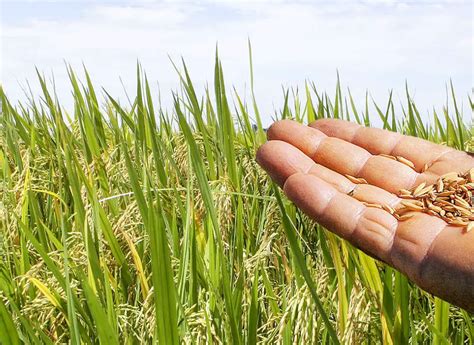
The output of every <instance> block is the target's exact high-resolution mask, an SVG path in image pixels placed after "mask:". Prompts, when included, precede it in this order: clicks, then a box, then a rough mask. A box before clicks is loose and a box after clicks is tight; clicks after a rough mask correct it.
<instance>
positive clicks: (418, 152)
mask: <svg viewBox="0 0 474 345" xmlns="http://www.w3.org/2000/svg"><path fill="white" fill-rule="evenodd" d="M310 127H313V128H316V129H318V130H320V131H321V132H323V133H324V134H326V135H328V136H331V137H336V138H339V139H342V140H345V141H347V142H351V143H353V144H355V145H357V146H360V147H362V148H364V149H366V150H367V151H368V152H370V153H372V154H374V155H378V154H387V155H392V156H402V157H405V158H407V159H409V160H410V161H412V162H413V163H414V164H415V168H416V170H417V171H421V170H422V169H423V167H424V166H425V164H429V163H432V162H434V161H436V160H439V159H440V158H441V157H443V156H444V155H446V154H449V153H450V152H451V153H453V152H455V150H453V149H451V148H449V147H446V146H442V145H437V144H433V143H431V142H429V141H426V140H423V139H419V138H415V137H411V136H406V135H401V134H399V133H395V132H390V131H387V130H383V129H379V128H368V127H363V126H360V125H358V124H356V123H353V122H348V121H344V120H337V119H321V120H317V121H314V122H312V123H311V124H310Z"/></svg>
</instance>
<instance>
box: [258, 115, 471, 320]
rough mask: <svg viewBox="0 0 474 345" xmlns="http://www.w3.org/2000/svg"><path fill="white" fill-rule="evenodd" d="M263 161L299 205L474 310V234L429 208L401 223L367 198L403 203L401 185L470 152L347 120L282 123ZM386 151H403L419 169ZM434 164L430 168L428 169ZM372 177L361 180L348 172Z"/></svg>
mask: <svg viewBox="0 0 474 345" xmlns="http://www.w3.org/2000/svg"><path fill="white" fill-rule="evenodd" d="M268 139H269V141H268V142H267V143H265V144H264V145H262V146H261V147H260V149H259V150H258V153H257V161H258V162H259V164H260V165H261V166H262V167H263V168H264V169H265V170H266V171H267V173H268V174H269V175H270V176H271V177H272V179H273V180H274V181H275V182H276V183H278V184H279V185H280V186H281V187H282V188H283V190H284V192H285V194H286V195H287V196H288V198H289V199H290V200H292V201H293V202H294V203H295V204H296V206H298V207H299V208H300V209H301V210H303V211H304V212H305V213H306V214H307V215H308V216H310V217H311V218H312V219H314V220H316V221H317V222H318V223H320V224H321V225H323V226H324V227H325V228H327V229H328V230H330V231H332V232H334V233H335V234H337V235H339V236H340V237H342V238H344V239H346V240H347V241H349V242H350V243H352V244H353V245H355V246H356V247H358V248H360V249H361V250H363V251H364V252H366V253H367V254H369V255H371V256H372V257H374V258H377V259H379V260H382V261H383V262H385V263H387V264H389V265H390V266H393V267H394V268H396V269H397V270H399V271H401V272H402V273H404V274H405V275H406V276H407V277H408V278H409V279H410V280H412V281H413V282H415V283H416V284H417V285H418V286H420V287H421V288H422V289H424V290H426V291H428V292H430V293H432V294H434V295H436V296H438V297H440V298H442V299H444V300H446V301H449V302H451V303H453V304H455V305H458V306H460V307H462V308H464V309H466V310H468V311H471V312H474V231H470V232H466V231H465V229H463V228H462V227H459V226H452V225H449V224H447V223H446V222H445V221H444V220H443V219H441V218H439V217H436V216H432V215H429V214H427V213H423V212H414V213H413V217H411V218H410V219H407V220H404V221H398V220H397V219H396V218H395V217H394V216H393V215H391V214H390V213H389V212H387V211H385V210H383V209H379V208H373V207H367V206H365V205H364V203H363V202H366V203H371V204H381V205H389V206H391V207H393V208H397V207H399V205H400V202H401V199H400V198H399V197H398V196H397V193H398V192H399V190H400V189H410V188H412V187H415V186H417V185H419V184H421V183H422V182H426V184H432V183H435V182H436V181H437V180H438V178H439V177H440V176H441V175H443V174H446V173H449V172H460V173H464V172H466V171H468V170H469V169H471V168H473V167H474V158H473V157H471V156H470V155H469V154H467V153H465V152H462V151H457V150H454V149H452V148H449V147H446V146H442V145H436V144H433V143H431V142H428V141H425V140H422V139H418V138H414V137H410V136H404V135H401V134H398V133H394V132H389V131H385V130H381V129H375V128H366V127H362V126H359V125H357V124H355V123H351V122H347V121H342V120H330V119H324V120H318V121H315V122H313V123H311V124H310V125H309V126H305V125H301V124H299V123H297V122H294V121H291V120H282V121H278V122H275V123H274V124H273V125H272V126H271V127H270V129H269V130H268ZM380 154H386V155H393V156H401V157H404V158H406V159H408V160H410V161H411V162H413V163H414V165H415V167H414V169H412V168H410V167H409V166H407V165H405V164H402V163H400V162H398V161H396V160H392V159H390V158H387V157H384V156H380ZM425 168H427V169H426V170H425V171H423V170H424V169H425ZM346 174H347V175H351V176H355V177H361V178H363V179H365V180H366V181H367V182H368V184H354V183H353V182H351V181H350V180H349V179H347V178H346V177H345V176H344V175H346Z"/></svg>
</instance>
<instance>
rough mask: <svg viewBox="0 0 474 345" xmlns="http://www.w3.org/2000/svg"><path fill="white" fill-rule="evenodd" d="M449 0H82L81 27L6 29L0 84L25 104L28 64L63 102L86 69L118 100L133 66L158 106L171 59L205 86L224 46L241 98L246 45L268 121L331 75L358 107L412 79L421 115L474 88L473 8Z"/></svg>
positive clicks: (56, 21) (60, 22) (169, 80)
mask: <svg viewBox="0 0 474 345" xmlns="http://www.w3.org/2000/svg"><path fill="white" fill-rule="evenodd" d="M449 3H450V2H449V1H436V2H430V1H425V2H423V3H422V4H420V3H413V2H405V3H400V2H393V1H370V3H369V2H367V1H366V2H354V1H339V2H336V3H335V4H334V3H330V2H327V1H323V2H320V3H316V4H314V3H309V2H300V3H296V4H295V3H287V2H284V1H280V2H274V1H272V2H269V1H259V2H231V1H217V2H196V3H194V4H192V5H190V4H189V3H187V4H183V3H174V2H173V3H171V2H159V3H154V2H151V1H150V2H141V3H140V5H130V4H118V3H111V2H108V3H106V4H105V5H103V4H102V3H101V4H98V5H94V4H96V3H95V2H89V3H88V5H87V6H84V11H83V12H82V13H80V14H78V16H77V18H73V19H71V18H68V19H67V20H64V19H62V18H61V16H59V15H58V16H57V18H53V19H51V18H50V19H48V20H45V19H42V18H35V17H32V18H31V19H30V20H28V21H26V23H24V24H21V25H15V24H7V25H4V27H3V30H2V42H3V49H2V76H1V80H2V84H3V85H4V86H5V88H6V91H7V93H8V94H9V95H10V96H11V97H12V98H15V99H18V98H20V99H21V98H23V97H22V95H21V88H20V87H19V85H18V81H20V82H21V83H22V82H23V81H24V80H25V79H28V80H30V81H32V80H33V79H35V75H34V65H36V66H38V67H39V68H40V69H41V70H44V71H46V72H49V71H51V70H52V71H54V75H55V81H56V85H57V88H58V94H59V96H60V98H61V99H64V100H65V102H66V104H68V102H70V96H69V94H70V87H69V84H68V81H67V73H66V70H65V68H64V60H66V61H68V62H69V63H71V64H72V65H73V67H75V68H77V69H79V68H81V64H82V62H84V63H85V65H86V66H87V67H88V69H89V71H90V73H91V75H92V77H93V79H94V81H95V82H96V83H97V84H99V85H102V86H104V87H105V88H106V89H107V90H110V91H111V93H112V94H115V95H123V93H122V86H121V85H120V82H119V79H118V77H119V76H121V77H122V78H123V80H124V82H125V84H126V85H127V87H128V88H129V89H128V91H129V92H131V93H133V89H134V85H133V83H134V80H135V62H136V60H137V59H139V60H140V61H141V62H142V64H143V66H144V67H145V69H146V71H147V73H148V75H149V78H150V79H151V80H157V81H158V82H159V83H160V87H161V91H162V94H163V96H164V97H165V96H167V95H169V92H168V91H169V90H170V89H176V88H177V87H178V78H177V75H176V73H175V72H174V70H173V68H172V66H171V64H170V62H169V60H168V54H170V55H171V56H172V57H173V58H174V59H179V57H180V56H183V57H184V58H185V60H186V62H187V63H188V65H189V67H190V70H191V73H192V77H193V79H194V80H195V82H196V84H197V85H199V86H201V87H202V86H204V85H205V83H206V81H209V82H212V78H213V75H212V73H213V59H214V52H215V45H216V42H219V52H220V55H221V58H222V60H223V64H224V73H225V74H226V80H227V81H228V82H229V83H232V84H234V85H235V86H236V88H237V90H238V91H241V92H243V91H244V89H245V85H246V83H247V84H248V80H249V77H248V51H247V37H250V39H251V40H252V46H253V52H254V71H255V77H256V80H255V82H256V87H257V89H256V91H257V98H258V100H259V103H260V105H261V107H262V110H263V112H264V113H265V114H271V113H272V112H273V109H274V107H275V108H278V107H279V106H280V105H281V102H282V97H281V85H282V84H283V85H285V86H296V85H300V86H302V85H303V83H304V80H305V79H311V80H314V81H315V83H316V85H317V86H319V87H321V88H322V89H329V91H331V90H333V88H334V85H335V81H336V69H338V70H339V72H340V75H341V77H342V80H343V82H344V84H345V85H348V86H350V87H351V91H352V92H353V94H354V95H355V96H356V97H357V98H358V100H359V101H360V102H359V104H360V105H362V102H363V98H364V97H363V96H364V93H365V90H366V88H368V89H369V90H370V91H371V92H372V94H373V95H374V97H375V99H376V100H379V101H381V102H382V101H385V100H386V97H387V95H388V90H389V89H390V88H395V91H396V94H398V95H399V96H400V97H403V90H404V82H405V79H408V81H409V84H410V86H411V87H412V89H413V91H414V92H415V100H416V101H417V103H418V104H419V105H420V108H421V110H422V111H424V112H426V110H428V109H431V106H433V105H435V106H436V107H438V109H439V107H440V106H441V105H442V104H443V103H444V99H445V95H444V85H445V83H446V82H447V81H449V78H453V81H454V83H455V86H456V88H457V91H458V92H459V94H460V95H461V96H464V95H466V93H468V92H469V90H470V88H471V86H472V81H471V77H472V76H471V73H472V71H471V69H470V66H471V61H472V43H473V41H472V35H471V17H470V14H469V13H468V9H470V7H469V5H468V4H467V3H465V2H464V3H460V2H456V4H455V5H453V4H449ZM470 72H471V73H470ZM229 86H230V85H229ZM229 89H230V88H229ZM463 98H464V99H465V102H464V103H466V101H467V99H466V97H463ZM165 104H167V103H166V97H165ZM168 104H169V103H168ZM466 109H467V107H466ZM466 111H467V110H466ZM269 120H270V118H269V116H268V117H267V122H269Z"/></svg>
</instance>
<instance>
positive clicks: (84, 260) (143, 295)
mask: <svg viewBox="0 0 474 345" xmlns="http://www.w3.org/2000/svg"><path fill="white" fill-rule="evenodd" d="M175 67H176V70H177V76H178V77H179V78H180V81H181V89H180V90H179V92H176V93H173V99H174V107H173V108H172V109H164V108H163V107H161V106H160V105H159V104H156V102H153V99H154V95H155V94H154V93H155V92H157V91H156V90H153V89H151V88H150V86H149V84H150V83H149V80H148V78H147V77H146V74H145V73H144V71H143V70H142V68H141V67H140V66H137V79H136V96H134V97H133V98H132V99H131V100H130V102H123V99H121V100H120V101H119V99H118V98H116V96H114V95H110V94H109V93H107V91H106V90H103V89H97V88H95V87H94V83H93V81H92V76H89V74H88V73H87V71H86V70H84V71H81V72H80V77H79V75H78V74H76V72H75V71H73V70H72V69H71V68H68V72H69V77H70V87H71V91H72V93H73V97H74V107H73V109H64V108H63V107H62V106H61V103H60V100H58V99H57V97H56V95H55V90H54V88H53V86H52V85H51V84H50V83H48V82H47V80H46V79H45V77H44V76H43V75H42V74H41V73H38V81H37V82H39V83H40V85H41V88H42V94H41V95H40V96H39V97H33V96H25V99H24V100H23V101H22V102H19V103H15V104H12V103H11V102H10V101H9V100H8V97H7V94H8V90H5V89H3V88H1V89H0V99H1V116H0V129H1V133H2V135H1V136H0V177H1V185H0V188H1V194H2V199H1V204H0V205H1V207H0V221H1V222H0V343H1V344H19V343H32V344H51V343H71V344H98V343H102V344H142V343H143V344H145V343H160V344H178V343H185V344H255V343H259V344H275V343H277V344H316V343H320V344H336V343H344V344H346V343H348V344H372V343H383V344H405V343H411V344H427V343H433V344H449V343H453V344H472V343H473V340H474V316H473V315H472V314H469V313H468V312H467V311H465V310H462V309H460V308H458V307H455V306H452V305H449V304H448V303H446V302H444V301H442V300H440V299H438V298H434V297H433V296H431V295H429V294H428V293H426V292H424V291H422V290H420V289H419V288H417V287H416V286H415V285H413V284H412V283H410V282H409V281H408V280H407V279H406V278H405V277H404V276H403V275H402V274H400V273H398V272H397V271H395V270H394V269H392V268H390V267H388V266H385V265H384V264H382V263H380V262H378V261H376V260H374V259H372V258H370V257H368V256H367V255H366V254H364V253H363V252H361V251H359V250H358V249H356V248H354V247H352V246H351V245H350V244H348V243H346V242H344V241H342V240H340V239H339V238H337V237H336V236H334V235H333V234H331V233H330V232H328V231H327V230H325V229H324V228H322V227H320V226H319V225H317V224H315V223H313V222H312V221H310V220H309V219H308V218H307V217H306V216H305V215H303V214H302V213H301V212H300V211H299V210H298V209H296V208H295V207H294V206H293V205H292V204H291V203H290V202H289V201H288V200H287V199H285V198H284V197H283V196H281V195H280V192H278V189H277V188H276V187H275V186H274V185H273V184H272V183H271V181H270V179H269V178H268V177H267V176H266V174H265V173H264V171H263V170H262V169H261V168H260V167H259V166H258V165H257V163H256V162H255V153H256V150H257V148H258V147H259V146H260V145H261V144H262V143H264V142H265V140H266V137H265V131H264V128H263V126H262V120H261V117H262V114H260V112H259V107H258V102H257V100H256V98H255V97H254V94H253V75H252V72H251V78H250V79H251V80H250V81H251V86H252V87H251V91H252V92H251V97H250V98H247V99H246V100H245V98H244V97H242V96H240V95H239V94H238V93H237V91H235V90H234V89H231V88H230V87H229V85H231V84H225V83H224V75H223V68H222V66H221V63H220V61H219V59H218V57H216V61H215V74H214V76H213V81H214V82H213V86H212V88H209V89H207V90H206V91H205V92H204V94H198V93H197V92H196V90H195V86H194V85H193V83H192V79H191V76H190V74H189V72H188V70H187V69H186V66H185V65H184V63H183V64H182V65H180V66H175ZM226 87H227V88H226ZM463 92H464V90H463ZM447 95H448V99H447V103H446V107H445V108H443V109H437V110H434V111H433V112H432V113H431V114H430V121H429V122H427V121H423V117H422V115H421V114H420V111H419V109H418V108H417V106H416V104H415V102H414V101H413V99H412V98H411V96H410V95H409V93H408V89H407V93H406V99H405V100H404V101H403V105H402V107H401V110H400V111H399V110H397V109H399V106H398V102H399V100H398V99H397V100H396V99H395V97H392V93H390V94H389V95H388V97H387V100H386V101H385V102H383V103H375V102H374V101H372V100H371V99H370V96H369V95H368V96H367V97H366V99H365V100H355V99H353V97H352V95H351V94H350V91H346V92H343V90H342V87H341V86H340V83H339V82H338V83H337V88H336V90H335V93H334V94H329V93H326V92H321V91H319V90H317V88H316V87H315V84H314V83H312V82H307V83H306V84H305V85H304V87H303V88H302V89H299V90H296V89H290V90H284V93H283V97H282V99H281V104H282V106H281V109H279V110H278V111H276V112H275V114H272V115H273V117H274V118H275V119H284V118H292V119H296V120H297V121H300V122H305V123H307V122H310V121H313V120H315V119H319V118H326V117H329V118H343V119H350V120H352V121H356V122H358V123H361V124H365V125H367V126H370V124H371V121H373V120H374V119H375V118H378V119H380V121H381V123H382V125H383V127H384V128H386V129H389V130H392V131H398V132H401V133H404V134H409V135H414V136H418V137H421V138H425V139H428V140H431V141H433V142H438V143H444V144H446V145H450V146H453V147H456V148H458V149H462V150H467V149H469V148H472V147H474V140H473V137H474V130H473V128H472V127H473V126H472V123H469V124H468V123H466V122H465V121H463V117H462V114H461V111H460V107H459V106H458V104H460V102H464V103H466V102H468V104H469V107H470V109H472V108H473V103H472V100H471V99H470V98H469V99H468V97H466V96H464V93H461V94H460V95H461V97H458V96H457V95H456V92H455V91H454V88H453V86H452V85H449V86H448V92H447ZM460 99H462V101H461V100H460ZM473 288H474V287H473Z"/></svg>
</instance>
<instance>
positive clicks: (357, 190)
mask: <svg viewBox="0 0 474 345" xmlns="http://www.w3.org/2000/svg"><path fill="white" fill-rule="evenodd" d="M257 161H258V162H259V164H260V165H261V166H262V167H263V168H264V169H265V170H266V171H267V172H268V173H269V175H270V176H271V177H272V178H273V179H274V180H275V182H277V183H278V184H279V185H280V186H283V184H284V183H285V181H286V179H287V178H288V177H290V176H291V175H293V174H295V173H298V172H303V173H306V172H307V173H308V174H312V175H315V176H317V177H319V178H321V179H322V180H324V181H325V182H327V183H329V184H331V185H332V186H333V187H334V188H336V189H337V190H338V191H339V192H341V193H345V194H347V193H351V196H352V197H354V198H355V199H357V200H359V201H364V202H367V203H371V204H379V205H389V206H391V207H395V206H396V205H397V204H398V203H399V201H400V199H399V198H398V197H396V196H395V195H394V194H392V193H389V192H387V191H385V190H383V189H381V188H378V187H375V186H372V185H368V184H355V183H353V182H351V181H350V180H349V179H347V178H346V177H344V176H342V175H341V174H339V173H337V172H335V171H333V170H331V169H328V168H326V167H324V166H322V165H320V164H316V163H314V161H313V160H312V159H310V158H309V157H308V156H306V155H305V154H304V153H303V152H301V151H300V150H298V149H297V148H296V147H294V146H292V145H290V144H288V143H286V142H283V141H279V140H271V141H269V142H267V143H265V144H264V145H262V146H261V147H260V149H259V150H258V152H257Z"/></svg>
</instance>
